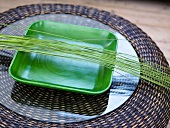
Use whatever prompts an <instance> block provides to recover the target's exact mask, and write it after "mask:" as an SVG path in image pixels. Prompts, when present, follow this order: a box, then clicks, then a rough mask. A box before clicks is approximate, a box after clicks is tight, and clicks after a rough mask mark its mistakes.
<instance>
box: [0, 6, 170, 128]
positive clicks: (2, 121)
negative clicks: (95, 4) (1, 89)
mask: <svg viewBox="0 0 170 128" xmlns="http://www.w3.org/2000/svg"><path fill="white" fill-rule="evenodd" d="M43 14H71V15H77V16H82V17H87V18H90V19H93V20H97V21H100V22H101V23H103V24H106V25H108V26H109V27H111V28H113V29H115V30H117V31H119V32H120V33H121V34H122V35H123V36H125V37H126V39H127V40H128V41H129V42H130V43H131V44H132V46H133V47H134V49H135V50H136V52H137V54H138V56H139V57H141V58H143V59H144V60H149V61H152V62H156V63H158V64H160V65H164V66H166V67H168V63H167V61H166V59H165V57H164V55H163V53H162V52H161V51H160V49H159V48H158V47H157V46H156V44H155V43H154V42H153V41H152V39H151V38H150V37H149V36H148V35H147V34H146V33H144V32H143V31H142V30H141V29H139V28H138V27H137V26H136V25H134V24H132V23H130V22H129V21H127V20H125V19H123V18H122V17H119V16H117V15H114V14H110V13H109V12H106V11H101V10H98V9H94V8H88V7H85V6H74V5H63V4H36V5H28V6H21V7H17V8H15V9H11V10H8V11H6V12H4V13H1V14H0V23H3V24H11V23H14V22H16V21H19V20H22V19H24V18H26V17H31V16H35V15H43ZM4 27H5V26H0V28H1V29H2V28H4ZM5 54H12V53H5ZM4 59H5V60H6V61H9V62H10V61H11V59H12V57H9V58H6V57H4ZM1 65H3V62H1ZM4 65H5V66H7V67H8V66H9V65H6V63H4ZM0 75H1V74H0ZM2 82H4V81H2ZM7 84H8V83H7ZM18 87H19V83H15V86H14V88H13V90H14V91H13V92H14V93H15V92H16V93H17V94H18V92H17V91H18V90H23V89H24V87H23V86H22V87H19V88H18ZM16 88H17V89H16ZM35 89H36V87H35ZM40 91H44V90H40ZM33 92H34V91H33ZM24 93H25V94H26V92H24ZM24 93H22V94H18V95H22V96H24V95H25V94H24ZM107 93H108V92H106V93H104V94H103V95H101V96H100V98H101V99H104V100H103V101H102V102H101V103H100V102H98V101H97V102H95V101H93V100H92V99H93V98H91V99H90V97H89V98H88V99H85V98H84V101H83V102H81V101H78V102H79V103H82V104H79V105H80V106H79V107H80V108H81V106H83V103H86V101H87V100H92V105H94V106H95V104H99V105H98V106H100V107H101V108H96V111H95V112H96V113H100V110H101V109H104V106H102V105H103V104H104V102H105V100H107V98H108V97H107ZM11 96H12V98H13V99H15V101H16V102H17V98H16V97H15V95H13V94H11ZM68 96H70V94H66V97H68ZM74 96H75V97H76V96H77V95H74ZM82 96H83V95H82ZM62 100H68V99H67V98H63V99H62ZM44 103H46V102H44ZM73 103H74V102H73ZM169 103H170V91H169V90H167V89H165V88H163V87H159V86H156V85H154V84H152V83H148V82H146V81H143V80H140V84H139V85H138V87H137V89H136V91H135V92H134V93H133V95H132V96H131V98H129V99H128V100H127V101H126V102H125V103H124V104H123V105H121V106H120V107H119V108H117V109H116V110H114V111H112V112H110V113H107V114H105V115H103V116H100V117H97V118H93V119H90V120H86V121H80V122H74V123H52V122H46V121H38V120H34V119H31V118H28V117H25V116H22V115H19V114H17V113H15V112H13V111H12V110H10V109H8V108H6V107H5V106H3V105H1V104H0V127H166V126H167V124H168V121H169V119H170V104H169ZM9 104H10V103H9ZM100 104H101V105H100ZM34 105H35V106H36V104H34ZM14 107H15V106H14ZM47 108H48V106H47ZM70 108H71V107H70ZM54 110H55V109H54ZM82 113H84V112H82ZM89 113H90V114H93V113H94V111H90V112H89Z"/></svg>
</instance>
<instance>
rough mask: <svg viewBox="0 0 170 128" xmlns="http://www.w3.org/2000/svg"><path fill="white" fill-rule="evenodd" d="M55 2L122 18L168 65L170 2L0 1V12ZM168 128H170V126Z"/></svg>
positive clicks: (169, 59) (103, 0) (94, 0)
mask: <svg viewBox="0 0 170 128" xmlns="http://www.w3.org/2000/svg"><path fill="white" fill-rule="evenodd" d="M56 2H57V3H68V4H75V5H86V6H91V7H95V8H98V9H102V10H106V11H109V12H112V13H115V14H117V15H119V16H122V17H124V18H125V19H127V20H129V21H131V22H132V23H134V24H136V25H137V26H138V27H140V28H141V29H142V30H143V31H144V32H146V33H147V34H148V35H149V36H150V37H151V38H152V39H153V40H154V41H155V42H156V44H157V45H158V46H159V48H160V49H161V51H162V52H163V53H164V55H165V57H166V59H167V60H168V62H169V63H170V47H169V46H170V41H169V40H170V36H169V33H170V29H169V28H170V22H169V20H170V2H169V3H168V2H164V1H163V2H161V1H132V0H128V1H127V0H123V1H117V0H92V1H89V0H79V1H77V0H62V1H61V0H34V1H28V0H15V1H14V0H1V1H0V12H3V11H5V10H8V9H10V8H14V7H16V6H20V5H26V4H35V3H56ZM169 123H170V122H169ZM168 128H170V124H169V125H168Z"/></svg>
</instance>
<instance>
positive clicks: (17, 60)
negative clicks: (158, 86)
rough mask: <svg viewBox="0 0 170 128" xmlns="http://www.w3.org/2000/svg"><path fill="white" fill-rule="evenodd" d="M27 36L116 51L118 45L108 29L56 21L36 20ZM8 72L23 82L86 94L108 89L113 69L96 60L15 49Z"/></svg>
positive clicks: (98, 92)
mask: <svg viewBox="0 0 170 128" xmlns="http://www.w3.org/2000/svg"><path fill="white" fill-rule="evenodd" d="M31 30H36V31H31ZM38 31H43V33H42V32H38ZM47 33H51V34H47ZM25 35H31V36H34V37H36V38H38V39H48V40H57V41H64V42H67V43H71V44H79V45H83V46H90V47H94V48H102V49H109V50H113V51H115V50H116V48H117V41H116V37H115V35H113V34H112V33H110V32H108V31H105V30H100V29H95V28H90V27H85V26H77V25H72V24H65V23H59V22H53V21H37V22H35V23H33V24H31V25H30V27H29V29H28V30H27V32H26V34H25ZM86 39H101V40H86ZM108 39H109V40H108ZM112 39H113V40H112ZM76 40H84V41H76ZM9 73H10V75H11V76H12V77H13V78H14V79H15V80H17V81H19V82H21V83H25V84H29V85H36V86H40V87H47V88H53V89H62V90H67V91H73V92H79V93H85V94H100V93H102V92H105V91H106V90H107V89H109V87H110V85H111V82H112V70H110V69H108V68H105V67H103V66H100V65H99V64H97V63H92V62H87V61H82V60H80V61H79V60H74V59H71V58H63V57H57V56H49V55H42V54H37V53H26V52H20V51H17V52H16V54H15V56H14V58H13V60H12V63H11V65H10V68H9Z"/></svg>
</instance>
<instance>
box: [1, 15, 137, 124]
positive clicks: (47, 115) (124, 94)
mask: <svg viewBox="0 0 170 128" xmlns="http://www.w3.org/2000/svg"><path fill="white" fill-rule="evenodd" d="M37 20H51V21H57V22H64V23H71V24H76V25H82V26H89V27H93V28H100V29H104V30H108V31H110V32H112V33H114V34H115V35H116V36H117V38H118V39H119V40H118V50H117V51H118V52H122V53H126V54H130V55H133V56H137V54H136V52H135V50H134V49H133V47H132V46H131V45H130V43H129V42H128V41H127V40H126V39H125V37H123V36H122V35H121V34H120V33H119V32H117V31H115V30H113V29H112V28H110V27H109V26H107V25H104V24H102V23H101V22H98V21H95V20H91V19H88V18H84V17H80V16H73V15H68V14H45V15H38V16H33V17H28V18H25V19H22V20H20V21H17V22H15V23H12V24H11V25H10V26H7V27H5V28H3V29H1V30H0V33H3V34H8V35H19V36H23V35H24V33H25V31H26V30H27V28H28V26H29V25H30V24H31V23H33V22H35V21H37ZM16 26H19V27H20V28H22V29H17V28H16ZM14 53H15V51H9V50H0V84H1V86H0V97H1V98H0V103H1V104H3V105H4V106H5V107H7V108H9V109H10V110H12V111H14V112H16V113H18V114H20V115H23V116H26V117H30V118H32V119H36V120H40V121H48V122H58V123H69V122H78V121H84V120H88V119H92V118H96V117H99V116H101V115H104V114H106V113H108V112H111V111H113V110H115V109H116V108H118V107H119V106H120V105H122V104H123V103H124V102H126V100H127V99H128V98H129V97H130V96H131V95H132V94H133V92H134V91H135V89H136V87H137V85H138V82H139V78H138V77H135V76H133V75H131V74H128V73H125V72H122V71H119V70H117V69H115V70H114V73H113V82H112V85H111V88H110V89H109V90H108V91H106V92H105V93H103V94H100V95H83V94H78V93H72V92H65V91H60V90H52V89H46V88H40V87H35V86H30V85H24V84H21V83H19V82H16V81H15V80H13V79H12V78H11V76H10V75H9V73H8V68H9V65H10V63H11V60H12V58H13V55H14Z"/></svg>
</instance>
